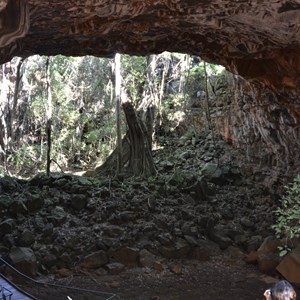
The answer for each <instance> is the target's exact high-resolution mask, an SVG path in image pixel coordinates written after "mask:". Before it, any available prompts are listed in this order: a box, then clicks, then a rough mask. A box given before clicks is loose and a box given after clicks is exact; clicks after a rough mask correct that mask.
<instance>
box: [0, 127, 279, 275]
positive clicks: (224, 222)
mask: <svg viewBox="0 0 300 300" xmlns="http://www.w3.org/2000/svg"><path fill="white" fill-rule="evenodd" d="M240 157H241V156H239V154H238V152H237V151H233V150H232V149H230V148H229V146H228V145H227V144H226V143H224V142H223V141H222V140H220V139H215V140H214V139H213V138H212V137H211V135H210V134H209V133H207V132H201V133H198V134H195V133H193V132H192V133H190V132H188V133H186V134H185V135H184V136H183V137H181V138H180V139H178V138H174V139H173V140H170V139H168V140H167V141H166V142H165V144H164V146H163V148H162V149H160V150H157V151H155V152H154V159H155V162H156V165H157V168H158V175H157V176H155V177H151V178H148V179H147V180H137V179H134V178H131V179H124V178H122V176H120V177H119V178H100V179H95V178H87V177H80V176H71V175H68V174H52V175H51V176H50V177H47V176H45V175H38V176H36V177H34V178H32V179H31V180H29V181H25V180H19V179H14V178H8V177H5V178H2V179H1V181H0V189H1V192H2V193H1V196H0V216H1V223H0V252H1V255H2V256H3V257H7V258H9V259H10V261H11V262H13V263H14V264H15V265H16V266H18V267H19V268H20V269H21V270H22V271H25V272H26V273H27V274H29V275H31V276H35V275H36V274H48V273H49V272H51V273H52V272H58V271H59V270H63V269H72V268H75V267H80V268H87V269H93V270H95V271H96V272H97V273H98V274H116V273H119V272H122V271H123V270H124V269H126V268H130V267H134V266H143V267H150V268H159V261H160V259H161V258H168V259H182V258H188V259H196V260H199V261H205V260H209V259H210V258H212V257H214V256H217V255H220V254H222V253H227V254H229V255H232V256H234V257H236V258H238V259H241V256H243V255H244V254H247V253H250V252H251V251H255V250H257V249H258V248H259V246H260V245H261V243H262V241H263V239H264V238H265V237H266V236H268V234H269V233H270V224H271V222H272V214H271V211H272V210H273V209H274V200H273V199H272V197H271V196H270V195H268V194H264V193H262V190H263V189H262V187H261V183H260V177H257V174H256V175H255V174H252V175H251V176H249V174H247V175H246V172H247V170H248V169H249V168H248V167H247V166H246V165H243V166H241V159H240ZM256 178H259V179H258V180H257V181H255V179H256ZM15 253H17V255H16V254H15ZM22 253H23V254H22ZM241 253H242V254H241ZM240 254H241V256H240ZM22 255H23V258H24V262H26V264H25V263H23V264H22V263H20V256H22ZM16 256H17V257H18V258H16Z"/></svg>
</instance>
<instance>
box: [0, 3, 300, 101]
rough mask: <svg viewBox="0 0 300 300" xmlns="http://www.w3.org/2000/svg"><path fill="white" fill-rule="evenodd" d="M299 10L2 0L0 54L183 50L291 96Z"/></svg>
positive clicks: (298, 54) (297, 67) (299, 65)
mask: <svg viewBox="0 0 300 300" xmlns="http://www.w3.org/2000/svg"><path fill="white" fill-rule="evenodd" d="M299 9H300V4H299V1H292V0H291V1H286V0H282V1H280V0H260V1H258V0H244V1H230V0H212V1H207V0H201V1H194V0H190V1H183V0H157V1H149V0H146V1H137V0H121V1H118V2H111V1H106V0H85V1H79V0H76V1H58V0H51V1H50V0H48V1H39V0H27V1H25V0H9V1H7V0H6V1H1V5H0V11H1V14H0V19H1V24H2V26H1V28H0V29H1V30H0V47H1V48H0V61H1V62H4V61H7V60H9V59H10V58H11V57H12V56H14V55H23V56H28V55H31V54H36V53H38V54H46V55H54V54H65V55H87V54H91V55H96V56H111V55H113V54H114V53H115V52H116V51H119V52H122V53H129V54H141V55H144V54H149V53H157V52H162V51H165V50H168V51H178V52H187V53H192V54H197V55H200V56H201V57H202V58H204V59H207V60H209V61H212V62H215V63H219V64H223V65H225V66H227V67H228V68H229V69H230V70H231V71H234V72H237V73H239V74H240V75H242V76H243V77H245V78H248V79H258V80H260V81H262V82H264V83H266V84H267V85H268V86H270V87H271V88H274V89H276V90H277V91H280V92H286V91H288V92H289V94H290V95H294V96H296V95H297V91H298V92H299V89H300V85H299V73H300V25H299V24H300V22H299V20H300V14H299Z"/></svg>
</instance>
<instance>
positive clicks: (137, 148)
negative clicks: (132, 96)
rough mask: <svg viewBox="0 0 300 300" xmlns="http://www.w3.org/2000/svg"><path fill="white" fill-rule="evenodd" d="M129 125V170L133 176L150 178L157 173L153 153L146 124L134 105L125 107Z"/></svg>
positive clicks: (126, 104)
mask: <svg viewBox="0 0 300 300" xmlns="http://www.w3.org/2000/svg"><path fill="white" fill-rule="evenodd" d="M122 106H123V110H124V113H125V117H126V121H127V125H128V137H129V147H130V157H129V164H128V170H129V172H132V175H133V176H143V177H148V176H151V175H154V174H155V173H156V169H155V165H154V162H153V158H152V153H151V144H150V143H149V138H148V132H147V129H146V126H145V125H144V123H143V122H142V121H141V120H140V119H139V117H138V116H137V114H136V112H135V110H134V108H133V106H132V104H131V103H130V102H126V103H124V104H123V105H122Z"/></svg>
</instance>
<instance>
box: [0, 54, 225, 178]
mask: <svg viewBox="0 0 300 300" xmlns="http://www.w3.org/2000/svg"><path fill="white" fill-rule="evenodd" d="M47 59H48V58H47V57H41V56H32V57H29V58H27V59H26V60H21V59H20V58H14V59H13V61H12V62H10V63H7V64H5V65H2V68H1V72H0V80H1V95H0V96H1V105H0V110H1V119H0V160H1V162H2V164H1V169H0V173H1V174H12V175H19V176H32V175H34V174H36V173H38V172H44V171H45V164H46V155H47V136H46V122H47V99H48V98H49V89H47V81H49V82H48V84H49V85H50V91H51V98H52V101H51V106H52V152H51V159H52V162H51V170H52V171H59V172H60V171H78V170H85V169H88V168H93V167H95V166H96V165H100V164H101V163H103V162H104V161H105V159H106V158H107V157H108V155H109V154H110V153H111V152H112V151H113V150H114V149H115V147H116V124H115V123H116V122H115V99H114V62H113V60H112V59H107V58H96V57H88V56H86V57H64V56H55V57H50V58H49V59H48V62H49V78H47ZM204 68H206V70H207V72H206V73H205V69H204ZM18 70H19V71H18ZM222 72H224V69H223V68H222V67H220V66H214V65H210V64H205V63H204V62H203V61H202V60H201V59H200V58H199V57H195V56H190V55H186V54H178V53H162V54H161V55H152V56H148V57H136V56H127V55H122V58H121V73H122V100H123V101H125V100H126V101H130V102H131V103H132V104H133V106H134V108H135V109H136V110H137V111H138V110H139V109H142V108H143V107H145V103H149V101H151V103H152V105H153V106H154V107H155V120H154V123H153V126H154V127H155V128H154V140H153V143H154V142H155V143H159V142H161V141H162V140H163V139H164V137H166V136H167V135H169V134H172V133H174V132H175V131H176V128H177V127H178V126H180V124H182V123H184V122H185V120H186V115H187V111H188V110H189V109H191V108H195V109H196V108H199V109H201V108H202V109H203V101H204V98H205V95H206V90H205V81H208V83H209V89H210V90H209V92H212V88H213V87H212V83H211V79H212V78H213V77H216V76H221V75H220V74H222ZM205 74H207V77H206V76H205ZM205 77H206V78H205ZM48 104H49V102H48ZM121 121H122V122H121V128H122V135H125V132H126V122H125V118H124V115H122V118H121Z"/></svg>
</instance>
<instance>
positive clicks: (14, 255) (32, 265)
mask: <svg viewBox="0 0 300 300" xmlns="http://www.w3.org/2000/svg"><path fill="white" fill-rule="evenodd" d="M9 258H10V259H11V262H12V265H13V266H14V267H16V268H17V269H18V270H19V271H21V272H22V273H24V274H26V275H28V276H35V275H36V271H37V262H36V257H35V255H34V253H33V251H32V249H30V248H24V247H14V248H12V249H11V251H10V252H9Z"/></svg>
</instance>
